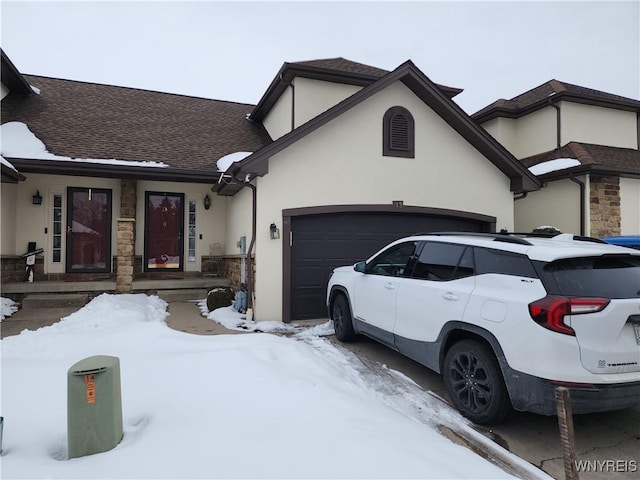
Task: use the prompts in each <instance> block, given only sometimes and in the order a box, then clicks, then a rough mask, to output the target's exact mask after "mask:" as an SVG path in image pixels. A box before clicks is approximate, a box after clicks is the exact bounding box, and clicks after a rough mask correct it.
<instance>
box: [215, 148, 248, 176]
mask: <svg viewBox="0 0 640 480" xmlns="http://www.w3.org/2000/svg"><path fill="white" fill-rule="evenodd" d="M252 153H253V152H235V153H230V154H229V155H225V156H224V157H220V158H219V159H218V161H217V163H216V165H217V166H218V171H220V172H226V171H227V170H228V169H229V167H230V166H231V165H233V164H234V163H236V162H239V161H240V160H244V159H245V158H247V157H248V156H249V155H251V154H252Z"/></svg>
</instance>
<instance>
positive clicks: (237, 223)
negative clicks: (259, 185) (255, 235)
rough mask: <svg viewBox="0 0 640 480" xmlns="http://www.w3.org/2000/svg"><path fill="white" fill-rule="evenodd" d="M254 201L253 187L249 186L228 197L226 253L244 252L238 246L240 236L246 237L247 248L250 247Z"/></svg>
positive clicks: (237, 253)
mask: <svg viewBox="0 0 640 480" xmlns="http://www.w3.org/2000/svg"><path fill="white" fill-rule="evenodd" d="M252 203H253V198H252V193H251V189H250V188H247V187H245V188H243V189H242V190H240V191H239V192H238V193H236V194H235V195H234V196H233V197H228V198H227V213H226V215H227V227H226V237H225V251H224V253H225V255H239V254H241V253H242V252H241V250H240V247H238V242H239V241H240V237H245V239H246V250H248V249H249V242H251V227H252V225H251V222H252V220H253V210H252V208H253V207H252ZM254 253H255V250H254Z"/></svg>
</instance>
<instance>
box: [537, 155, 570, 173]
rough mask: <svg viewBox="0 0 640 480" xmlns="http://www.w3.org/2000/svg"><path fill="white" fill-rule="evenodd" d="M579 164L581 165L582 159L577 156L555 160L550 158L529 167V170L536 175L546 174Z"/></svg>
mask: <svg viewBox="0 0 640 480" xmlns="http://www.w3.org/2000/svg"><path fill="white" fill-rule="evenodd" d="M578 165H580V160H578V159H576V158H556V159H555V160H549V161H547V162H542V163H539V164H537V165H534V166H533V167H529V171H530V172H531V173H533V174H534V175H544V174H545V173H550V172H555V171H557V170H564V169H565V168H571V167H577V166H578Z"/></svg>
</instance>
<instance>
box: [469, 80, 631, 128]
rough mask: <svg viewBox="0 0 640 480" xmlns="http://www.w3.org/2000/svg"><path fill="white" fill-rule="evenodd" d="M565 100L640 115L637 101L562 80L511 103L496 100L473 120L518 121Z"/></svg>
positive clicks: (533, 90) (546, 85)
mask: <svg viewBox="0 0 640 480" xmlns="http://www.w3.org/2000/svg"><path fill="white" fill-rule="evenodd" d="M562 100H566V101H571V102H575V103H584V104H587V105H595V106H603V107H609V108H616V109H619V110H629V111H635V112H640V101H638V100H634V99H631V98H626V97H622V96H620V95H614V94H611V93H606V92H602V91H600V90H594V89H592V88H586V87H581V86H579V85H573V84H571V83H566V82H561V81H559V80H550V81H548V82H546V83H543V84H542V85H539V86H537V87H535V88H533V89H531V90H529V91H527V92H525V93H522V94H520V95H518V96H516V97H513V98H512V99H510V100H505V99H503V98H501V99H499V100H496V101H495V102H493V103H492V104H491V105H488V106H486V107H484V108H483V109H481V110H479V111H478V112H476V113H474V114H473V115H471V118H473V119H474V120H475V121H477V122H480V123H482V122H486V121H487V120H491V119H493V118H496V117H506V118H518V117H521V116H523V115H526V114H528V113H531V112H532V111H535V110H537V109H540V108H543V107H545V106H547V105H549V103H557V102H560V101H562Z"/></svg>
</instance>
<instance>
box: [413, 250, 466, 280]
mask: <svg viewBox="0 0 640 480" xmlns="http://www.w3.org/2000/svg"><path fill="white" fill-rule="evenodd" d="M471 275H473V254H472V252H471V248H469V247H465V246H464V245H450V244H447V243H438V242H430V243H427V244H426V245H425V247H424V248H423V249H422V252H420V257H418V260H417V261H416V265H415V268H414V270H413V274H412V275H411V276H412V277H413V278H420V279H424V280H434V281H444V280H456V279H458V278H464V277H468V276H471Z"/></svg>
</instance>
